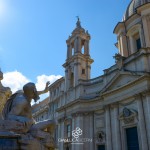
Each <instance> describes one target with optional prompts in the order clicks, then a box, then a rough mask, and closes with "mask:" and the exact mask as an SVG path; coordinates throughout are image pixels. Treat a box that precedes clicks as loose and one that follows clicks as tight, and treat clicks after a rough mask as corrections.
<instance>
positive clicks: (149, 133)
mask: <svg viewBox="0 0 150 150" xmlns="http://www.w3.org/2000/svg"><path fill="white" fill-rule="evenodd" d="M146 106H147V125H146V127H147V137H148V145H149V149H150V93H147V94H146Z"/></svg>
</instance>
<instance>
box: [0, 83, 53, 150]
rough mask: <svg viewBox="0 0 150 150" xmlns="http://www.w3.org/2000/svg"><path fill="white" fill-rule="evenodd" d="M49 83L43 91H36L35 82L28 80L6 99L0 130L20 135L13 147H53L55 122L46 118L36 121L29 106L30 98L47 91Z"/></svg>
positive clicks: (45, 149)
mask: <svg viewBox="0 0 150 150" xmlns="http://www.w3.org/2000/svg"><path fill="white" fill-rule="evenodd" d="M49 85H50V82H47V83H46V87H45V89H44V90H43V91H37V89H36V86H35V84H34V83H31V82H29V83H27V84H26V85H24V86H23V90H22V91H17V92H16V93H14V94H13V95H11V97H10V98H9V99H8V100H7V102H6V104H5V106H4V108H3V112H2V117H3V120H1V121H0V131H1V132H3V133H4V132H5V133H7V134H8V132H9V133H11V134H12V133H13V134H18V135H19V136H20V138H19V140H18V145H19V146H20V147H19V148H15V149H21V150H35V149H36V150H50V149H54V148H55V142H54V138H53V134H54V130H55V122H54V121H53V120H46V121H43V122H39V123H36V122H35V121H34V119H33V117H32V108H31V101H32V99H34V101H35V102H36V101H37V100H38V99H39V95H41V94H44V93H46V92H48V89H49ZM1 132H0V136H1ZM0 140H1V139H0ZM0 144H1V142H0ZM7 149H8V148H7ZM10 150H11V148H10Z"/></svg>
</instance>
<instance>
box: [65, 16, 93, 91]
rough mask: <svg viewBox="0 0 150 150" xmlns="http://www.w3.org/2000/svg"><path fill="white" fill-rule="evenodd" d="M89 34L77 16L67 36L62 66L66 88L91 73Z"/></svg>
mask: <svg viewBox="0 0 150 150" xmlns="http://www.w3.org/2000/svg"><path fill="white" fill-rule="evenodd" d="M89 41H90V34H89V33H88V31H86V32H85V29H84V28H82V27H81V23H80V19H79V18H78V20H77V23H76V28H75V29H74V30H73V32H72V34H71V36H69V38H68V40H67V41H66V43H67V59H66V62H65V64H63V67H64V68H65V80H66V90H68V89H69V88H73V87H75V86H77V85H78V83H79V79H84V80H88V79H90V74H91V64H92V63H93V59H91V57H90V53H89V52H90V50H89Z"/></svg>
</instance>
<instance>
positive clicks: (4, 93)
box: [0, 70, 12, 118]
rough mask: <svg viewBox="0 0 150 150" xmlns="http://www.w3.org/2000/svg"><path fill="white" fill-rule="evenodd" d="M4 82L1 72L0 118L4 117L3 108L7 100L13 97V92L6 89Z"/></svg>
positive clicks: (0, 72)
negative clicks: (2, 81)
mask: <svg viewBox="0 0 150 150" xmlns="http://www.w3.org/2000/svg"><path fill="white" fill-rule="evenodd" d="M1 80H3V73H2V71H1V70H0V118H1V117H2V116H1V114H2V110H3V106H4V105H5V103H6V101H7V99H8V98H9V97H10V96H11V94H12V92H11V90H10V88H9V87H4V86H3V85H2V83H1Z"/></svg>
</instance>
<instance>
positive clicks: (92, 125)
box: [88, 112, 95, 150]
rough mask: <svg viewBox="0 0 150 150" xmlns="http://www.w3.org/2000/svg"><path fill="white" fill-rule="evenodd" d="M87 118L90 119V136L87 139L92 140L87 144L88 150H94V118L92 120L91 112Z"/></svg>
mask: <svg viewBox="0 0 150 150" xmlns="http://www.w3.org/2000/svg"><path fill="white" fill-rule="evenodd" d="M89 115H90V116H89V117H90V120H89V121H90V131H89V132H90V136H89V137H88V138H90V139H91V138H92V140H93V141H92V142H90V143H89V150H92V149H93V150H94V145H95V141H94V118H93V112H91V113H89Z"/></svg>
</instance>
